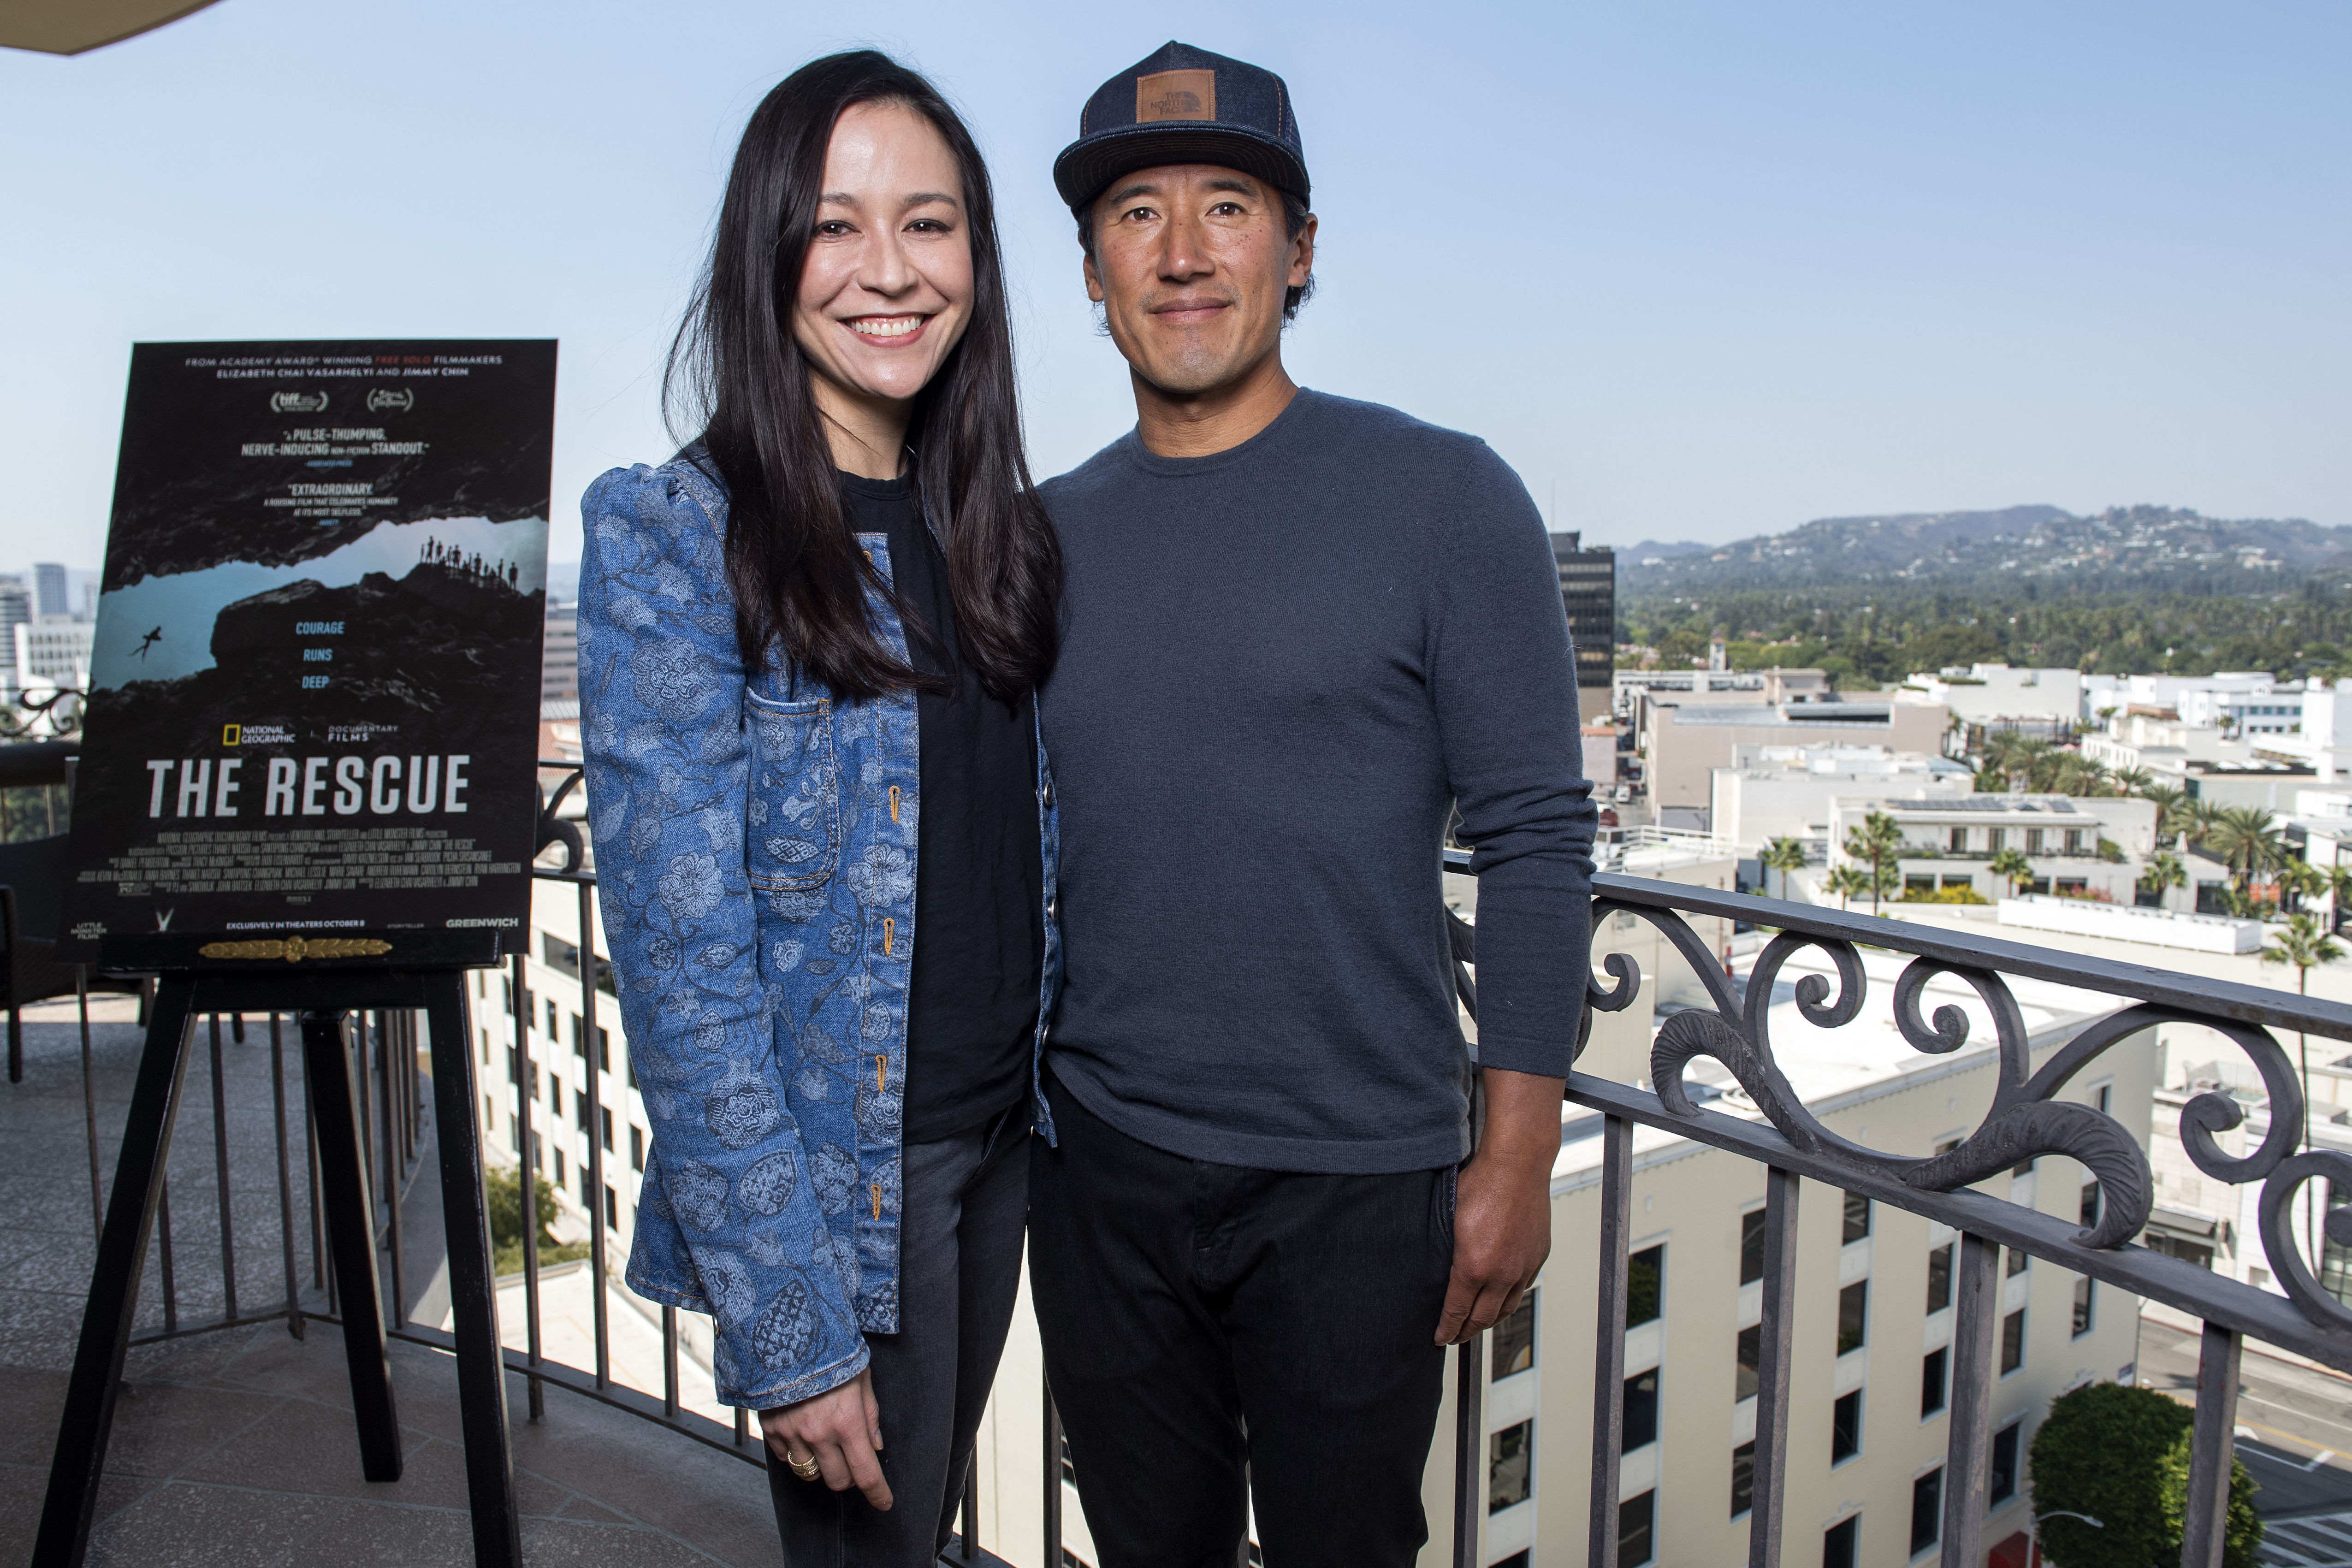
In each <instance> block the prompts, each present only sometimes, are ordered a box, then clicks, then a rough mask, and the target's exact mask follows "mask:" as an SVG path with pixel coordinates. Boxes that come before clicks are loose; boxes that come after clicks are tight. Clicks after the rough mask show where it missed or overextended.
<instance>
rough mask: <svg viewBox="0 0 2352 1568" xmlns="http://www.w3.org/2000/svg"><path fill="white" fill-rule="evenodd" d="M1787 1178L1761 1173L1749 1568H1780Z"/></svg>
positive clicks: (1790, 1295) (1773, 1170) (1788, 1275)
mask: <svg viewBox="0 0 2352 1568" xmlns="http://www.w3.org/2000/svg"><path fill="white" fill-rule="evenodd" d="M1798 1180H1799V1178H1798V1176H1797V1175H1796V1173H1795V1172H1793V1171H1784V1170H1781V1169H1780V1168H1779V1167H1778V1166H1765V1167H1764V1275H1763V1278H1762V1279H1761V1280H1760V1281H1758V1285H1759V1291H1758V1294H1759V1296H1760V1297H1761V1300H1762V1305H1763V1316H1762V1318H1761V1319H1760V1322H1759V1330H1758V1333H1757V1339H1758V1341H1759V1358H1758V1362H1757V1366H1756V1378H1757V1384H1756V1436H1755V1438H1754V1442H1755V1445H1756V1447H1755V1449H1754V1451H1753V1453H1752V1455H1751V1457H1750V1459H1749V1467H1750V1468H1749V1469H1748V1485H1749V1488H1750V1507H1749V1512H1748V1568H1780V1527H1781V1524H1782V1521H1783V1520H1782V1508H1783V1503H1784V1501H1785V1499H1786V1494H1787V1491H1788V1479H1789V1373H1790V1362H1791V1360H1792V1356H1791V1354H1790V1346H1791V1344H1792V1343H1793V1342H1792V1338H1791V1336H1792V1334H1793V1333H1794V1331H1795V1328H1796V1322H1797V1199H1798V1197H1799V1192H1800V1188H1799V1186H1798Z"/></svg>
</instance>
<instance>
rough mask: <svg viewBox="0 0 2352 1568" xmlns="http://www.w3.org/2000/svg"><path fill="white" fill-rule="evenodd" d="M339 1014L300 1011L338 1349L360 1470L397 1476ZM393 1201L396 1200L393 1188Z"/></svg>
mask: <svg viewBox="0 0 2352 1568" xmlns="http://www.w3.org/2000/svg"><path fill="white" fill-rule="evenodd" d="M344 1016H345V1015H343V1014H342V1013H340V1012H306V1013H304V1014H303V1015H302V1078H303V1082H304V1084H305V1086H306V1087H307V1088H308V1090H309V1092H310V1103H311V1106H312V1108H313V1110H314V1111H315V1112H316V1113H317V1123H318V1130H319V1186H320V1196H321V1197H323V1198H325V1200H326V1210H327V1244H328V1246H329V1247H330V1248H331V1249H332V1251H333V1254H334V1260H335V1277H336V1279H337V1280H338V1281H341V1285H342V1309H343V1354H344V1356H345V1358H346V1359H348V1360H349V1361H350V1363H351V1368H352V1410H353V1411H354V1412H356V1413H357V1415H358V1416H359V1428H360V1473H361V1474H362V1475H364V1476H365V1477H366V1478H367V1479H370V1480H372V1481H396V1480H398V1479H400V1463H401V1460H400V1416H399V1414H398V1412H397V1411H395V1410H394V1407H393V1402H392V1358H391V1356H390V1354H388V1353H387V1352H386V1350H385V1348H384V1338H383V1295H382V1293H381V1291H380V1289H379V1287H378V1284H377V1278H376V1267H375V1216H374V1215H373V1213H372V1212H370V1210H371V1209H372V1208H373V1205H372V1204H370V1203H369V1201H368V1194H367V1172H366V1170H365V1168H364V1167H363V1166H362V1164H361V1160H360V1135H359V1108H358V1105H357V1104H356V1103H355V1102H354V1101H353V1100H352V1070H351V1061H350V1059H349V1058H348V1057H346V1056H345V1055H344V1054H343V1027H342V1025H343V1018H344ZM397 1201H399V1199H398V1197H397V1195H394V1202H397Z"/></svg>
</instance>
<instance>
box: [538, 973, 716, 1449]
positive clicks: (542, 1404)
mask: <svg viewBox="0 0 2352 1568" xmlns="http://www.w3.org/2000/svg"><path fill="white" fill-rule="evenodd" d="M523 956H524V955H523V950H522V949H521V948H520V947H518V948H516V949H515V953H514V1038H515V1106H516V1111H515V1153H516V1155H517V1156H518V1161H517V1164H516V1166H515V1179H516V1180H517V1182H519V1183H520V1186H521V1197H522V1319H523V1340H524V1343H525V1345H526V1346H527V1350H526V1354H527V1355H528V1356H529V1359H530V1364H531V1365H532V1366H537V1365H538V1364H539V1157H538V1156H539V1145H538V1141H537V1138H538V1135H537V1134H535V1133H534V1132H532V1130H531V1124H532V1123H533V1122H534V1121H535V1120H536V1119H537V1118H536V1116H535V1114H534V1113H535V1112H536V1111H537V1109H538V1107H537V1103H536V1102H537V1100H538V1096H537V1095H536V1094H534V1093H533V1092H532V1084H531V1072H530V1008H531V1001H530V992H529V991H527V990H525V989H524V988H523V980H524V978H525V975H524V970H523ZM548 1071H550V1072H552V1071H555V1070H554V1068H553V1067H552V1066H551V1067H550V1068H549V1069H548ZM676 1313H677V1309H676V1308H674V1307H664V1308H663V1309H662V1328H663V1333H662V1337H663V1339H664V1340H665V1341H666V1342H667V1350H668V1353H669V1355H668V1359H669V1362H670V1370H669V1382H670V1395H669V1400H668V1411H669V1414H670V1415H671V1416H673V1417H675V1416H677V1326H676V1325H677V1316H676ZM546 1414H547V1391H546V1389H545V1388H544V1387H542V1386H541V1384H540V1381H539V1379H538V1378H536V1377H533V1378H532V1379H530V1418H531V1419H532V1420H534V1421H537V1420H540V1419H541V1418H542V1417H544V1416H546Z"/></svg>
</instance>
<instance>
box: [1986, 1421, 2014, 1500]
mask: <svg viewBox="0 0 2352 1568" xmlns="http://www.w3.org/2000/svg"><path fill="white" fill-rule="evenodd" d="M2018 1430H2019V1427H2018V1423H2016V1422H2014V1421H2012V1422H2011V1423H2010V1424H2009V1425H2008V1426H2006V1427H2002V1428H2001V1429H2000V1431H1998V1432H1995V1433H1994V1434H1993V1435H1992V1463H1991V1465H1990V1467H1988V1469H1987V1472H1986V1475H1985V1501H1986V1502H1987V1503H1988V1504H1989V1505H1990V1506H1991V1507H1994V1508H1999V1507H2000V1505H2001V1504H2002V1503H2005V1502H2007V1501H2008V1500H2010V1499H2011V1498H2013V1497H2015V1496H2016V1495H2017V1434H2018Z"/></svg>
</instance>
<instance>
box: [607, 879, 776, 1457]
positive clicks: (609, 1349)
mask: <svg viewBox="0 0 2352 1568" xmlns="http://www.w3.org/2000/svg"><path fill="white" fill-rule="evenodd" d="M595 897H596V886H595V883H590V882H583V883H581V884H580V1041H579V1044H580V1054H581V1056H582V1058H583V1060H585V1061H586V1062H587V1067H586V1069H585V1071H583V1072H582V1074H581V1076H582V1077H583V1078H585V1079H586V1080H587V1082H588V1104H589V1106H590V1110H589V1113H588V1260H589V1267H590V1268H591V1269H592V1270H594V1272H595V1275H596V1283H595V1287H594V1288H595V1292H596V1299H595V1309H594V1310H595V1314H596V1386H597V1387H599V1388H602V1387H604V1385H605V1384H606V1383H608V1382H610V1381H611V1380H612V1375H613V1351H612V1329H611V1325H610V1324H608V1323H607V1322H605V1319H604V1312H605V1303H604V1277H605V1276H604V1266H605V1265H604V1227H605V1225H606V1223H607V1222H608V1220H609V1219H610V1218H612V1217H611V1216H609V1215H607V1214H606V1213H605V1212H604V1128H605V1126H606V1125H607V1124H608V1122H609V1119H610V1117H611V1115H612V1113H611V1112H609V1111H607V1110H605V1109H604V1053H603V1052H602V1051H599V1050H598V1049H597V1045H596V912H595ZM736 1418H737V1419H736V1437H737V1439H738V1440H739V1441H740V1439H741V1437H742V1436H743V1427H742V1412H741V1411H740V1410H738V1411H737V1412H736Z"/></svg>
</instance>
